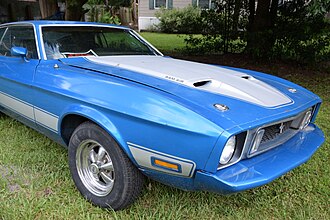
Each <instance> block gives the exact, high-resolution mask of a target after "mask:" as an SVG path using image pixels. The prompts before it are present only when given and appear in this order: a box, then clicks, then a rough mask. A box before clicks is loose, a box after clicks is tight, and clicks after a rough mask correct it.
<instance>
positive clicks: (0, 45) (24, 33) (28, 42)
mask: <svg viewBox="0 0 330 220" xmlns="http://www.w3.org/2000/svg"><path fill="white" fill-rule="evenodd" d="M0 33H1V32H0ZM12 47H24V48H26V49H27V50H28V53H27V58H28V59H38V53H37V47H36V41H35V37H34V30H33V27H31V26H13V27H8V29H7V31H6V33H5V35H4V36H3V37H2V40H1V42H0V55H1V56H8V57H10V56H11V53H10V49H11V48H12Z"/></svg>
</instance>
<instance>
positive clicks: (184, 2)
mask: <svg viewBox="0 0 330 220" xmlns="http://www.w3.org/2000/svg"><path fill="white" fill-rule="evenodd" d="M191 4H192V0H173V8H184V7H186V6H188V5H191ZM157 10H158V9H149V0H139V11H138V13H139V15H138V17H139V19H138V23H139V24H138V26H139V31H141V30H150V29H155V25H156V24H158V23H159V20H158V18H156V16H155V12H156V11H157Z"/></svg>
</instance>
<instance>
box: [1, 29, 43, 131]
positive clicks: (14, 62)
mask: <svg viewBox="0 0 330 220" xmlns="http://www.w3.org/2000/svg"><path fill="white" fill-rule="evenodd" d="M0 34H1V36H0V108H1V110H2V111H4V112H6V113H7V114H10V115H12V116H14V117H16V118H17V119H20V120H21V121H25V122H26V123H30V125H34V109H33V104H34V103H33V102H34V101H33V100H34V97H33V91H32V90H33V88H32V82H33V77H34V73H35V70H36V67H37V66H38V64H39V55H38V52H37V51H38V50H37V46H36V38H35V31H34V27H33V26H32V25H31V24H26V25H13V26H7V27H1V28H0ZM13 47H24V48H26V49H27V56H26V57H24V56H13V55H12V53H11V49H12V48H13Z"/></svg>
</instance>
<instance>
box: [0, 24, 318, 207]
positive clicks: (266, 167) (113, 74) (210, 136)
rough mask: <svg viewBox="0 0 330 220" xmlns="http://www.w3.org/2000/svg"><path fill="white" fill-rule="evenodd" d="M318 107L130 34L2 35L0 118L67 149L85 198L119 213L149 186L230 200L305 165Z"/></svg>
mask: <svg viewBox="0 0 330 220" xmlns="http://www.w3.org/2000/svg"><path fill="white" fill-rule="evenodd" d="M320 105H321V100H320V98H319V97H318V96H316V95H315V94H313V93H312V92H310V91H308V90H306V89H304V88H302V87H300V86H298V85H296V84H293V83H291V82H288V81H286V80H284V79H280V78H277V77H275V76H271V75H267V74H263V73H259V72H255V71H251V70H244V69H236V68H229V67H220V66H214V65H206V64H200V63H195V62H188V61H183V60H177V59H172V58H169V57H164V56H163V55H162V54H161V53H160V52H159V51H158V50H157V49H156V48H154V47H153V46H152V45H151V44H149V43H148V42H147V41H145V40H144V39H142V38H141V37H140V36H139V35H138V34H137V33H136V32H134V31H133V30H131V29H128V28H125V27H120V26H112V25H105V24H97V23H83V22H62V21H61V22H60V21H26V22H16V23H9V24H3V25H1V26H0V110H1V111H2V112H4V113H6V114H8V115H10V116H12V117H14V118H16V119H17V120H19V121H21V122H23V123H25V124H26V125H28V126H30V127H32V128H34V129H36V130H38V131H39V132H41V133H43V134H45V135H47V136H48V137H50V138H51V139H53V140H54V141H56V142H58V143H60V144H62V145H63V146H66V147H68V157H69V166H70V170H71V173H72V177H73V180H74V182H75V184H76V186H77V188H78V190H79V191H80V192H81V194H82V195H83V196H84V197H85V198H86V199H88V200H89V201H91V202H92V203H93V204H95V205H97V206H101V207H111V208H113V209H114V210H119V209H123V208H125V207H127V206H128V205H129V204H131V203H132V202H133V201H134V200H135V199H136V198H137V197H138V195H139V193H140V191H141V189H142V187H143V180H144V176H148V177H150V178H152V179H155V180H157V181H160V182H162V183H164V184H168V185H171V186H174V187H178V188H181V189H185V190H206V191H212V192H216V193H221V194H227V193H235V192H239V191H242V190H247V189H250V188H253V187H257V186H260V185H263V184H266V183H268V182H270V181H272V180H274V179H275V178H277V177H279V176H281V175H283V174H284V173H286V172H288V171H289V170H292V169H293V168H295V167H297V166H298V165H300V164H302V163H304V162H305V161H307V160H308V159H309V158H310V157H311V156H312V155H313V153H314V152H315V151H316V150H317V149H318V148H319V146H320V145H321V144H322V143H323V141H324V135H323V133H322V131H321V130H320V129H319V128H318V127H317V126H316V125H315V124H314V123H313V122H314V121H315V117H316V115H317V113H318V110H319V108H320Z"/></svg>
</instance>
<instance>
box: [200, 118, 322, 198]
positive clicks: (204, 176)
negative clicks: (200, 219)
mask: <svg viewBox="0 0 330 220" xmlns="http://www.w3.org/2000/svg"><path fill="white" fill-rule="evenodd" d="M324 140H325V137H324V134H323V133H322V131H321V130H320V129H319V128H318V127H317V126H315V125H314V124H310V125H309V126H308V127H307V128H305V129H304V130H303V131H301V132H299V133H298V134H296V135H295V136H294V137H293V138H291V139H290V140H289V141H287V142H285V143H284V144H282V145H280V146H278V147H276V148H274V149H272V150H269V151H268V152H265V153H262V154H260V155H257V156H255V157H252V158H249V159H245V160H242V161H240V162H238V163H237V164H234V165H232V166H229V167H227V168H224V169H222V170H219V171H217V172H216V173H206V172H203V171H197V172H196V176H195V180H194V188H195V189H196V190H205V191H211V192H216V193H220V194H230V193H235V192H240V191H243V190H247V189H250V188H254V187H257V186H261V185H264V184H266V183H269V182H271V181H272V180H274V179H276V178H277V177H279V176H281V175H283V174H285V173H286V172H288V171H290V170H292V169H293V168H295V167H297V166H299V165H300V164H302V163H304V162H306V161H307V160H308V159H309V158H310V157H311V156H312V155H313V154H314V153H315V151H316V150H317V149H318V148H319V147H320V146H321V144H322V143H323V142H324Z"/></svg>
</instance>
